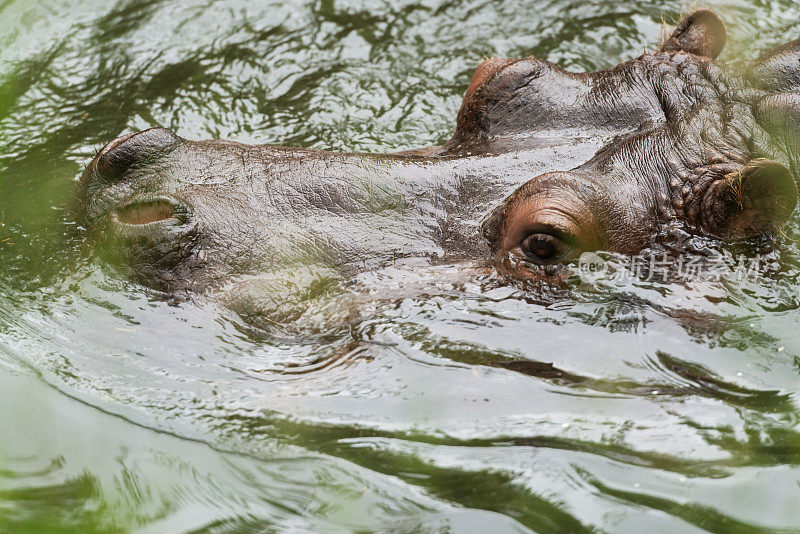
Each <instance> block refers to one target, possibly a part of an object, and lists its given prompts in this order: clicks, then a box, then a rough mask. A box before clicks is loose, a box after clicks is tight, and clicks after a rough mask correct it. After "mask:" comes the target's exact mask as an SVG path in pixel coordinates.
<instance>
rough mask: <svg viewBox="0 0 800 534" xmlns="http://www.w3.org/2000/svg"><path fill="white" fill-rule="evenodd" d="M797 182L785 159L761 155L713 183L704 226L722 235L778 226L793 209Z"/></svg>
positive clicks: (705, 203)
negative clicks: (773, 158) (767, 157)
mask: <svg viewBox="0 0 800 534" xmlns="http://www.w3.org/2000/svg"><path fill="white" fill-rule="evenodd" d="M796 204H797V185H796V184H795V181H794V177H793V176H792V173H791V172H790V171H789V169H788V168H786V166H785V165H783V164H782V163H778V162H777V161H772V160H766V159H758V160H753V161H751V162H750V163H748V164H747V165H746V166H745V168H744V169H742V170H741V171H740V172H736V173H731V174H728V175H727V176H725V177H724V178H723V179H721V180H718V181H717V182H715V183H713V184H712V185H711V186H710V187H709V189H708V191H707V192H706V194H705V196H704V198H703V204H702V207H701V220H702V225H703V227H704V229H705V230H707V231H709V232H710V233H712V234H715V235H717V236H719V237H722V238H728V239H736V238H746V237H751V236H754V235H757V234H762V233H765V232H770V231H773V230H776V229H777V228H778V227H780V225H781V224H783V223H784V222H786V220H787V219H789V217H790V216H791V214H792V211H794V208H795V205H796Z"/></svg>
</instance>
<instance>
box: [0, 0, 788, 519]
mask: <svg viewBox="0 0 800 534" xmlns="http://www.w3.org/2000/svg"><path fill="white" fill-rule="evenodd" d="M708 5H711V6H712V7H714V8H715V9H716V10H717V11H718V12H719V13H720V14H721V15H722V17H723V18H724V19H725V20H726V23H727V25H728V29H729V34H730V47H729V51H728V52H727V53H726V57H727V59H730V60H736V59H740V58H748V57H753V56H755V55H757V54H758V52H759V50H761V49H763V48H765V47H768V46H773V45H776V44H780V43H783V42H785V41H787V40H790V39H794V38H797V37H800V7H798V6H797V5H796V4H795V3H794V2H792V1H790V0H780V1H771V2H765V1H759V0H738V1H733V0H732V1H718V2H712V3H710V4H708ZM682 7H684V6H683V5H682V4H681V3H680V2H633V1H630V2H618V1H611V0H602V1H601V0H596V1H590V2H589V1H585V0H581V1H570V0H546V1H527V2H521V1H519V2H518V1H510V0H506V1H498V2H486V1H473V2H450V1H438V2H437V1H429V2H388V1H387V2H366V1H365V2H358V1H350V2H334V1H318V2H310V3H305V2H299V1H298V2H262V1H245V0H227V1H223V0H219V1H212V0H173V1H146V0H131V1H108V0H103V1H100V0H96V1H91V0H85V1H79V0H73V1H69V0H61V1H57V0H51V1H44V0H42V1H35V0H5V1H0V224H2V226H0V269H1V271H0V272H1V273H2V276H0V532H13V533H16V532H80V533H83V532H127V531H137V532H153V533H163V532H184V531H203V532H214V533H217V532H237V533H240V532H308V531H315V532H351V531H392V532H496V533H499V532H525V531H536V532H582V531H593V532H594V531H599V532H603V531H607V532H643V531H644V532H693V531H710V532H774V531H785V532H798V531H800V333H798V332H800V330H798V324H799V323H800V280H799V278H800V261H798V257H800V254H799V253H800V249H798V247H797V245H796V243H797V237H798V235H800V234H799V233H798V219H797V217H795V220H794V221H792V222H791V223H790V224H789V225H788V228H787V235H786V238H785V243H784V244H783V245H782V246H781V249H780V250H779V251H776V252H773V253H772V254H771V255H770V256H769V258H768V260H769V261H770V262H772V263H773V267H775V268H774V269H773V271H776V272H772V273H771V274H769V275H768V276H767V275H765V276H764V277H762V278H761V279H759V280H755V281H746V282H731V281H728V280H723V281H718V282H713V281H710V282H709V281H701V282H697V283H674V284H659V283H655V282H643V281H631V282H626V283H621V284H611V285H607V286H602V287H596V288H591V289H582V290H576V291H573V292H571V293H570V295H569V296H568V297H564V296H560V297H555V298H553V299H542V298H541V295H537V296H535V297H534V296H532V295H531V294H530V292H528V291H527V290H525V289H523V288H519V287H510V286H508V285H506V284H503V283H501V282H500V281H499V280H498V279H497V278H496V277H494V276H491V275H489V276H482V277H476V278H475V279H474V280H469V281H467V282H463V277H461V278H462V281H460V282H459V283H453V284H449V285H448V284H444V283H443V282H442V280H443V279H446V278H447V277H446V276H444V277H443V276H442V274H443V273H444V274H445V275H447V274H448V271H447V269H448V267H442V268H440V269H439V270H438V272H436V273H431V272H430V270H429V269H427V268H422V267H419V268H415V267H414V266H413V265H405V266H404V265H400V266H396V267H394V268H392V269H386V270H384V271H381V272H377V273H370V274H367V275H364V276H362V278H361V279H360V280H359V283H360V284H361V285H362V287H366V288H370V287H372V288H378V289H380V288H387V287H393V288H396V287H397V286H398V284H400V283H401V282H402V283H403V284H411V285H415V287H426V286H430V287H431V288H432V290H431V291H419V290H417V291H414V292H413V293H411V294H409V295H407V296H403V295H397V293H396V292H395V293H394V295H395V296H394V297H393V298H391V299H388V301H383V302H381V303H380V304H370V305H365V309H364V310H361V312H360V315H359V316H358V318H357V319H355V320H353V321H352V322H351V323H350V324H348V325H346V326H345V325H338V326H336V327H335V328H331V330H330V331H329V332H328V334H327V335H326V336H324V337H320V336H306V337H300V338H283V339H275V338H265V337H263V336H258V335H255V334H254V333H253V332H251V331H249V330H248V329H247V328H246V326H245V325H243V324H242V322H241V320H240V319H239V318H238V317H236V316H235V315H233V314H232V313H230V312H229V311H226V310H224V309H222V308H219V307H217V306H216V305H215V304H214V303H212V302H205V301H203V300H199V301H197V302H195V303H185V304H183V305H180V306H176V305H173V304H170V303H169V302H163V301H161V300H159V299H157V298H155V297H154V296H153V295H151V294H149V293H148V292H147V291H144V290H143V289H142V288H140V287H137V286H136V285H134V284H130V283H128V282H126V281H125V280H124V279H122V278H121V277H120V276H119V275H118V274H116V273H115V271H114V270H112V269H109V268H108V267H106V266H104V265H102V264H101V263H99V262H97V261H96V260H94V259H92V258H91V257H90V255H89V251H87V250H86V249H85V248H84V247H83V246H82V244H81V240H80V239H79V238H78V237H76V236H75V235H74V226H73V225H72V223H71V222H70V220H69V217H68V216H67V213H66V211H65V206H66V203H67V201H68V199H69V198H70V195H71V193H72V190H73V187H74V180H75V179H76V178H77V176H78V175H79V174H80V172H81V169H82V167H83V166H84V165H85V164H86V163H87V162H88V161H89V160H90V159H91V158H92V156H93V154H94V153H95V151H96V150H97V149H98V148H99V147H100V146H102V145H103V144H104V143H105V142H107V141H108V140H110V139H112V138H114V137H116V136H118V135H119V134H121V133H126V132H130V131H135V130H140V129H144V128H147V127H151V126H166V127H169V128H172V129H174V130H175V131H176V132H177V133H178V134H180V135H182V136H184V137H188V138H192V139H202V138H209V137H224V138H230V139H235V140H239V141H243V142H248V143H277V144H289V145H293V146H306V147H314V148H331V149H340V150H365V151H379V152H387V151H393V150H401V149H406V148H411V147H418V146H425V145H432V144H437V143H441V142H442V141H444V140H445V139H446V138H447V137H448V136H449V134H450V132H451V130H452V127H453V123H454V118H455V115H456V112H457V110H458V107H459V105H460V101H461V95H462V94H463V91H464V90H465V88H466V85H467V83H468V81H469V78H470V75H471V73H472V70H473V69H474V67H475V65H476V64H477V63H478V62H479V60H480V59H481V58H484V57H487V56H511V57H514V56H527V55H531V54H534V55H537V56H539V57H545V58H548V59H550V60H552V61H555V62H557V63H558V64H560V65H562V66H564V67H566V68H568V69H571V70H586V69H596V68H604V67H608V66H611V65H614V64H616V63H617V62H618V61H620V60H621V59H627V58H631V57H635V56H636V55H638V54H640V53H641V52H642V51H643V50H646V49H649V48H652V45H653V43H655V42H656V41H657V40H658V38H659V36H660V33H661V28H662V21H663V20H667V21H674V20H675V19H676V18H677V17H678V15H679V13H680V12H681V9H682ZM732 252H733V253H738V250H733V251H732ZM453 269H457V268H453ZM453 273H454V271H453V272H452V273H451V274H453ZM453 278H456V276H455V275H454V276H453ZM509 362H511V363H509Z"/></svg>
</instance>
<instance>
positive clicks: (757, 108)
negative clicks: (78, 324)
mask: <svg viewBox="0 0 800 534" xmlns="http://www.w3.org/2000/svg"><path fill="white" fill-rule="evenodd" d="M724 41H725V30H724V28H723V26H722V23H721V22H720V20H719V19H718V18H717V17H716V16H715V15H714V14H713V13H711V12H710V11H706V10H701V11H696V12H694V13H692V14H691V15H689V16H687V17H686V18H685V19H684V20H683V21H682V22H681V23H680V24H679V25H678V27H677V28H676V29H675V31H674V32H673V34H672V35H671V37H670V38H669V39H668V40H667V41H666V42H665V43H664V44H663V45H662V46H661V48H660V50H659V51H658V52H656V53H654V54H645V55H643V56H641V57H639V58H637V59H634V60H631V61H628V62H625V63H622V64H620V65H619V66H617V67H616V68H614V69H610V70H605V71H599V72H595V73H589V74H571V73H567V72H565V71H562V70H561V69H559V68H558V67H556V66H555V65H553V64H551V63H548V62H546V61H542V60H538V59H525V60H502V59H491V60H487V61H485V62H484V63H482V64H481V65H480V66H479V67H478V69H477V71H476V73H475V75H474V77H473V80H472V83H471V84H470V87H469V88H468V90H467V93H466V95H465V98H464V102H463V104H462V107H461V111H460V112H459V115H458V118H457V126H456V132H455V134H454V135H453V137H452V139H451V140H450V141H449V142H448V143H446V144H445V145H444V146H442V147H434V148H430V149H420V150H416V151H411V152H407V153H400V154H395V155H369V154H341V153H333V152H325V151H313V150H304V149H292V148H283V147H272V146H249V145H243V144H239V143H234V142H230V141H219V140H215V141H189V140H186V139H183V138H180V137H178V136H176V135H174V134H173V133H172V132H170V131H168V130H165V129H152V130H147V131H144V132H141V133H138V134H131V135H128V136H125V137H122V138H120V139H117V140H116V141H113V142H111V143H109V144H108V145H107V146H106V147H104V148H103V149H102V150H101V151H100V152H99V154H98V155H97V157H96V158H95V159H94V160H93V161H92V162H91V164H90V165H89V166H88V168H87V169H86V172H85V173H84V175H83V177H82V179H81V183H80V187H79V193H78V197H77V198H78V202H77V208H76V210H77V212H78V217H79V220H80V221H81V223H82V224H83V225H84V226H85V227H86V228H87V229H88V230H89V235H90V236H91V237H92V239H93V240H95V241H96V242H97V243H99V244H101V245H102V246H101V247H100V248H101V249H102V250H104V251H105V253H106V254H108V255H110V256H111V257H112V258H113V259H114V261H115V262H117V263H120V264H123V265H125V266H126V268H127V269H128V270H129V272H130V273H131V275H132V276H133V278H134V279H135V280H137V281H139V282H141V283H143V284H145V285H147V286H149V287H152V288H155V289H157V290H160V291H163V292H166V293H169V294H171V295H187V294H194V293H206V294H211V295H215V296H217V297H218V298H220V299H221V300H223V301H224V302H226V303H227V304H229V305H230V306H231V307H233V308H234V309H235V310H236V311H238V312H239V313H241V314H242V315H243V316H245V317H248V318H252V319H256V320H257V319H259V318H266V319H267V320H268V321H269V322H287V321H290V320H292V319H293V318H294V317H295V316H296V315H297V313H298V311H297V310H298V307H299V306H300V304H302V302H304V301H306V300H308V299H310V298H313V297H314V296H315V295H318V294H319V293H320V292H324V291H326V290H327V288H330V287H331V286H332V285H333V284H335V283H336V282H337V281H339V280H342V279H345V278H347V277H350V276H352V275H353V274H355V273H358V272H360V271H364V270H370V269H376V268H379V267H381V266H385V265H387V264H390V263H391V262H393V261H397V260H398V259H400V258H416V257H419V258H425V259H427V260H428V261H431V262H441V261H448V262H454V261H461V260H470V261H473V262H477V263H473V264H472V265H473V266H480V265H481V264H482V262H485V261H486V260H489V261H491V262H492V263H493V264H494V266H495V267H497V268H499V269H500V270H502V271H504V272H507V273H510V274H512V275H514V276H516V277H520V278H528V277H533V276H540V275H541V274H542V273H545V274H552V273H553V271H554V270H556V267H555V266H558V265H561V264H563V263H564V262H566V261H570V260H572V259H574V258H575V257H577V256H578V255H579V254H580V253H581V252H583V251H591V250H608V251H615V252H621V253H628V254H635V253H637V252H639V251H641V250H642V249H643V248H645V247H648V246H650V245H652V244H654V243H655V242H657V240H658V236H659V235H660V234H661V233H662V231H663V229H664V228H665V227H667V226H668V225H672V224H675V223H676V222H678V223H680V224H681V225H683V226H684V227H685V228H686V229H687V230H689V231H691V232H694V233H701V234H707V235H712V236H716V237H719V238H723V239H739V238H747V237H752V236H754V235H758V234H764V233H769V232H772V231H774V230H776V229H778V228H779V227H780V225H781V224H782V223H783V222H784V221H785V220H786V219H787V218H788V217H789V215H790V214H791V212H792V210H793V209H794V207H795V203H796V196H797V188H796V185H795V180H796V178H797V170H798V156H800V151H798V138H797V130H796V128H795V125H796V120H795V117H796V116H797V114H798V113H799V112H800V93H795V92H794V91H795V90H800V62H799V61H798V59H800V42H793V43H790V44H789V45H786V46H785V47H782V48H780V49H777V50H775V51H773V52H770V53H767V54H766V55H764V56H762V58H760V59H759V60H758V61H756V62H755V63H754V64H753V65H751V66H748V67H746V68H745V67H741V66H737V67H735V68H734V67H727V66H724V65H721V64H718V63H716V62H715V61H714V58H715V57H716V56H717V55H718V54H719V53H720V51H721V50H722V47H723V45H724ZM570 169H571V170H570ZM256 322H257V321H256Z"/></svg>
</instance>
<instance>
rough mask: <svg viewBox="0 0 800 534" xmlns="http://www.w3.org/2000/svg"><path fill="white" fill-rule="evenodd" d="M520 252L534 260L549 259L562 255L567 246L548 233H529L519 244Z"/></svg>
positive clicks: (565, 251) (567, 250)
mask: <svg viewBox="0 0 800 534" xmlns="http://www.w3.org/2000/svg"><path fill="white" fill-rule="evenodd" d="M520 248H521V249H522V252H523V253H524V254H525V255H526V256H527V257H528V258H530V259H532V260H534V261H540V262H543V261H550V260H554V259H557V258H560V257H562V256H564V255H565V254H566V253H567V252H569V246H568V245H567V244H566V243H564V242H563V241H562V240H561V239H559V238H557V237H556V236H554V235H550V234H531V235H529V236H528V237H526V238H525V240H524V241H523V242H522V243H521V244H520Z"/></svg>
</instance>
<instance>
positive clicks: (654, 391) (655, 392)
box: [650, 389, 658, 395]
mask: <svg viewBox="0 0 800 534" xmlns="http://www.w3.org/2000/svg"><path fill="white" fill-rule="evenodd" d="M650 393H652V394H653V395H658V390H657V389H654V390H653V391H651V392H650Z"/></svg>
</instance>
